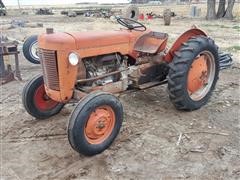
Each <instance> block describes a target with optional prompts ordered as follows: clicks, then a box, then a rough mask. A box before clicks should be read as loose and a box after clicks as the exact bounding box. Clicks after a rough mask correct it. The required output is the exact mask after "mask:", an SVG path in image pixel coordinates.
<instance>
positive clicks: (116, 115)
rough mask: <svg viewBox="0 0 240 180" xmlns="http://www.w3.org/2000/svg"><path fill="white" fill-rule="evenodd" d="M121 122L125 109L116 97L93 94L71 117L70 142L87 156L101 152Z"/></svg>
mask: <svg viewBox="0 0 240 180" xmlns="http://www.w3.org/2000/svg"><path fill="white" fill-rule="evenodd" d="M122 120H123V108H122V105H121V103H120V101H119V100H118V99H117V98H116V97H115V96H113V95H111V94H108V93H104V92H94V93H91V94H89V95H87V96H86V97H85V98H84V99H82V100H81V101H80V102H79V104H78V105H77V106H76V108H75V109H74V111H73V113H72V115H71V117H70V120H69V126H68V139H69V143H70V144H71V146H72V147H73V149H75V150H76V151H77V152H79V153H81V154H84V155H87V156H92V155H95V154H98V153H101V152H103V151H104V150H105V149H107V148H108V147H109V146H110V145H111V143H112V142H113V141H114V139H115V138H116V136H117V135H118V133H119V130H120V128H121V125H122Z"/></svg>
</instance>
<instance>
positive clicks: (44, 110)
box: [22, 75, 64, 119]
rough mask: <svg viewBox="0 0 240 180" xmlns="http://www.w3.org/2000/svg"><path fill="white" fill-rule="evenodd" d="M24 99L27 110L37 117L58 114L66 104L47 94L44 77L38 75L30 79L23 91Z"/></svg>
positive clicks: (43, 117)
mask: <svg viewBox="0 0 240 180" xmlns="http://www.w3.org/2000/svg"><path fill="white" fill-rule="evenodd" d="M22 101H23V105H24V107H25V109H26V110H27V112H28V113H29V114H30V115H32V116H34V117H35V118H37V119H46V118H49V117H51V116H53V115H55V114H58V113H59V112H60V111H61V109H62V108H63V106H64V104H62V103H59V102H57V101H54V100H52V99H51V98H50V97H48V96H47V94H46V91H45V87H44V83H43V77H42V76H40V75H38V76H36V77H34V78H33V79H32V80H31V81H29V82H28V83H27V84H26V85H25V87H24V89H23V93H22Z"/></svg>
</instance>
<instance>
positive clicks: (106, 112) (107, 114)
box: [84, 106, 116, 144]
mask: <svg viewBox="0 0 240 180" xmlns="http://www.w3.org/2000/svg"><path fill="white" fill-rule="evenodd" d="M115 121H116V119H115V113H114V111H113V109H112V108H111V107H110V106H100V107H98V108H96V109H95V111H93V112H92V113H91V114H90V116H89V119H88V121H87V123H86V125H85V131H84V133H85V137H86V139H87V141H88V142H89V143H90V144H100V143H102V142H103V141H105V140H106V139H107V138H108V137H109V136H110V135H111V133H112V131H113V128H114V126H115Z"/></svg>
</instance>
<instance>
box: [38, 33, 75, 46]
mask: <svg viewBox="0 0 240 180" xmlns="http://www.w3.org/2000/svg"><path fill="white" fill-rule="evenodd" d="M38 46H39V48H42V49H48V50H74V49H76V48H77V47H76V43H75V39H74V37H73V36H71V35H69V34H68V33H63V32H57V33H52V34H41V35H39V36H38Z"/></svg>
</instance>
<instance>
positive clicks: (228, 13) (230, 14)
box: [224, 0, 235, 20]
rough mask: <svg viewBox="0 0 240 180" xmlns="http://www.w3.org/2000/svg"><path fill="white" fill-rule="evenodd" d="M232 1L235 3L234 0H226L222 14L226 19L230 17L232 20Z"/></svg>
mask: <svg viewBox="0 0 240 180" xmlns="http://www.w3.org/2000/svg"><path fill="white" fill-rule="evenodd" d="M234 3H235V0H228V7H227V10H226V13H225V15H224V17H225V18H226V19H230V20H232V19H233V13H232V11H233V6H234Z"/></svg>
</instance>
